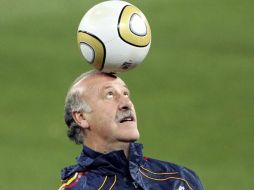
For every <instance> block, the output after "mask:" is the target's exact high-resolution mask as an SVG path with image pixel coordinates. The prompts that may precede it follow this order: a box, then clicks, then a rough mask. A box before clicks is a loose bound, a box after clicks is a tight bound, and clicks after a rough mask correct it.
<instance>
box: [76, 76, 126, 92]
mask: <svg viewBox="0 0 254 190" xmlns="http://www.w3.org/2000/svg"><path fill="white" fill-rule="evenodd" d="M74 86H76V87H77V88H78V89H79V90H80V91H81V93H82V94H83V93H84V94H87V93H89V92H91V93H95V91H98V90H99V91H101V90H103V89H108V88H111V87H112V88H128V87H127V85H126V84H125V82H124V81H123V80H122V79H121V78H119V77H115V76H110V75H106V74H95V75H92V76H89V77H86V78H84V79H82V80H80V81H79V82H78V83H76V85H74Z"/></svg>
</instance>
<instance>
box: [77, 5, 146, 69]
mask: <svg viewBox="0 0 254 190" xmlns="http://www.w3.org/2000/svg"><path fill="white" fill-rule="evenodd" d="M77 39H78V44H79V47H80V50H81V53H82V55H83V56H84V58H85V59H86V61H87V62H88V63H90V64H91V65H92V66H93V67H94V68H95V69H98V70H101V71H103V72H113V73H116V72H122V71H127V70H129V69H132V68H134V67H136V66H137V65H138V64H140V63H141V62H142V61H143V60H144V59H145V57H146V55H147V53H148V51H149V48H150V45H151V29H150V26H149V24H148V21H147V19H146V17H145V15H144V14H143V13H142V12H141V11H140V10H139V9H138V8H137V7H135V6H134V5H132V4H130V3H128V2H125V1H119V0H111V1H104V2H102V3H99V4H97V5H95V6H94V7H92V8H91V9H89V10H88V11H87V13H86V14H85V15H84V16H83V18H82V20H81V22H80V24H79V27H78V33H77Z"/></svg>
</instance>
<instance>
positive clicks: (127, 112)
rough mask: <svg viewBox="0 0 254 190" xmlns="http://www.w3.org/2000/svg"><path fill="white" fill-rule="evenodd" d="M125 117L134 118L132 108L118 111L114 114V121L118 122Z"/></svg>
mask: <svg viewBox="0 0 254 190" xmlns="http://www.w3.org/2000/svg"><path fill="white" fill-rule="evenodd" d="M127 117H129V118H133V119H135V116H134V113H133V111H132V110H123V111H118V112H117V114H116V121H118V122H120V121H122V120H123V119H124V118H127Z"/></svg>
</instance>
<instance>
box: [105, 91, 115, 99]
mask: <svg viewBox="0 0 254 190" xmlns="http://www.w3.org/2000/svg"><path fill="white" fill-rule="evenodd" d="M113 95H114V93H113V91H108V92H107V94H106V98H108V99H110V98H113Z"/></svg>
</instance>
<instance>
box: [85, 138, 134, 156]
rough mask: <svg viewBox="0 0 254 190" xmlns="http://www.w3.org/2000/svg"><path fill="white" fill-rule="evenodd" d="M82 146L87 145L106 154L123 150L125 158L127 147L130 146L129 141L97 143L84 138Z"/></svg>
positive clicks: (127, 153) (127, 154)
mask: <svg viewBox="0 0 254 190" xmlns="http://www.w3.org/2000/svg"><path fill="white" fill-rule="evenodd" d="M84 146H88V147H89V148H91V149H92V150H94V151H96V152H99V153H102V154H107V153H110V152H112V151H118V150H123V151H124V154H125V156H126V158H127V159H129V148H130V143H129V142H117V143H105V142H104V143H99V142H94V141H92V142H89V141H86V140H85V143H84Z"/></svg>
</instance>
